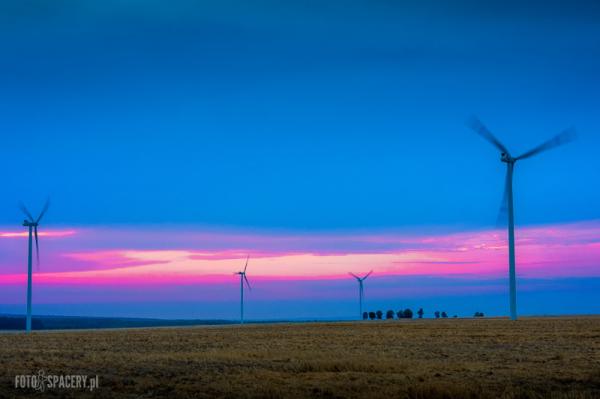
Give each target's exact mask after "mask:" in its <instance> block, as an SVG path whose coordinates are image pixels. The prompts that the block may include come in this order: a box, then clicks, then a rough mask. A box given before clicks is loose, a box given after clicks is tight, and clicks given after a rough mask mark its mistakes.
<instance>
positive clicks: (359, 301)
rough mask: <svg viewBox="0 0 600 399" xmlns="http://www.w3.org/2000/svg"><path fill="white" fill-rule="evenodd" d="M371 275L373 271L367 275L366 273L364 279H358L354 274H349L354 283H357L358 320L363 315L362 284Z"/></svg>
mask: <svg viewBox="0 0 600 399" xmlns="http://www.w3.org/2000/svg"><path fill="white" fill-rule="evenodd" d="M371 273H373V270H371V271H370V272H369V273H367V274H366V275H365V276H364V277H362V278H361V277H358V276H357V275H356V274H354V273H349V274H350V275H351V276H352V277H354V278H355V279H356V281H358V307H359V309H360V313H359V314H360V318H362V314H363V310H362V303H363V297H364V296H365V288H364V286H363V282H364V281H365V280H366V279H367V277H369V276H370V275H371Z"/></svg>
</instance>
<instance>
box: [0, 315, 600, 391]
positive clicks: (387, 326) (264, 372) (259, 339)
mask: <svg viewBox="0 0 600 399" xmlns="http://www.w3.org/2000/svg"><path fill="white" fill-rule="evenodd" d="M0 368H1V371H0V375H1V377H2V383H1V385H0V397H2V398H4V397H6V398H12V397H98V398H151V397H152V398H154V397H160V398H179V397H181V398H205V397H206V398H210V397H227V398H237V397H248V398H303V397H324V398H362V397H373V398H556V399H559V398H565V399H566V398H568V399H578V398H600V318H598V317H585V318H584V317H581V318H539V319H522V320H520V321H518V322H510V321H508V320H501V319H480V320H460V319H458V320H452V319H448V320H422V321H420V320H412V321H409V320H402V321H381V322H357V323H322V324H319V323H317V324H274V325H245V326H243V327H239V326H219V327H186V328H158V329H130V330H110V331H108V330H105V331H77V332H37V333H33V334H31V335H30V336H27V335H24V334H14V333H6V334H0ZM40 369H42V370H44V371H45V372H46V374H87V375H96V374H98V375H99V382H100V387H99V389H97V390H96V391H94V392H91V393H90V392H86V391H82V390H64V389H63V390H60V389H54V390H49V391H46V392H45V393H43V394H42V393H37V392H35V391H33V390H25V389H15V388H14V376H15V374H34V373H37V370H40Z"/></svg>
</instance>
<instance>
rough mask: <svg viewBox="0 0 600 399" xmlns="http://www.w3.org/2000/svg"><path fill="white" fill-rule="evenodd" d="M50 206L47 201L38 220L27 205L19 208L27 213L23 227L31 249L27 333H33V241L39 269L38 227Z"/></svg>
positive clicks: (28, 260)
mask: <svg viewBox="0 0 600 399" xmlns="http://www.w3.org/2000/svg"><path fill="white" fill-rule="evenodd" d="M49 206H50V201H48V200H46V203H45V204H44V207H43V208H42V211H41V212H40V215H39V216H38V218H37V219H34V218H33V216H31V213H30V212H29V211H28V210H27V208H26V207H25V205H23V203H20V204H19V207H20V208H21V210H22V211H23V213H25V216H27V219H25V220H24V221H23V226H25V227H28V228H29V248H28V257H27V321H26V324H25V329H26V331H27V332H30V331H31V289H32V270H31V263H32V255H33V245H32V244H33V243H32V241H33V236H34V235H35V256H36V266H37V268H39V266H40V246H39V241H38V226H39V224H40V220H42V217H43V216H44V214H45V213H46V211H47V210H48V207H49Z"/></svg>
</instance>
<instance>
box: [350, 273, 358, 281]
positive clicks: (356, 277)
mask: <svg viewBox="0 0 600 399" xmlns="http://www.w3.org/2000/svg"><path fill="white" fill-rule="evenodd" d="M348 274H349V275H351V276H352V277H354V278H355V279H357V280H360V277H358V276H357V275H356V274H354V273H348Z"/></svg>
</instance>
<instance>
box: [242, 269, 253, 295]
mask: <svg viewBox="0 0 600 399" xmlns="http://www.w3.org/2000/svg"><path fill="white" fill-rule="evenodd" d="M244 281H246V285H247V286H248V289H249V290H250V291H252V287H250V282H249V281H248V277H246V274H245V273H244Z"/></svg>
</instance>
